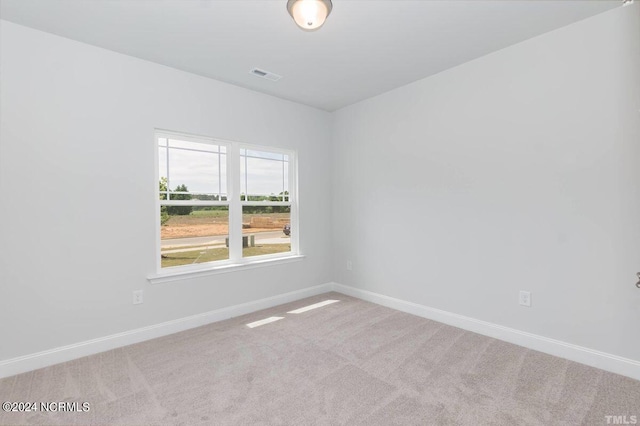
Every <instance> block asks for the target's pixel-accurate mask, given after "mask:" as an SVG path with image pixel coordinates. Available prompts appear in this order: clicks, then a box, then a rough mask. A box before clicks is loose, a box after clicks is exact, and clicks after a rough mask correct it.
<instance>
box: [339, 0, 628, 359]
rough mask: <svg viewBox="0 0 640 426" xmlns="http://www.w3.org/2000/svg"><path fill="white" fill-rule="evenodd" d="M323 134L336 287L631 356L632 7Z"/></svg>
mask: <svg viewBox="0 0 640 426" xmlns="http://www.w3.org/2000/svg"><path fill="white" fill-rule="evenodd" d="M416 54H420V53H419V52H417V53H416ZM333 138H334V140H333V147H334V152H333V159H334V191H335V194H336V195H335V197H334V205H333V207H334V217H333V220H334V227H333V229H334V234H333V238H334V244H335V246H334V269H335V274H334V276H335V280H336V281H337V282H340V283H342V284H346V285H350V286H353V287H356V288H359V289H364V290H368V291H372V292H375V293H379V294H383V295H387V296H391V297H394V298H398V299H402V300H406V301H410V302H415V303H418V304H422V305H426V306H430V307H434V308H438V309H441V310H445V311H449V312H453V313H457V314H459V315H464V316H468V317H472V318H475V319H479V320H484V321H489V322H492V323H495V324H499V325H503V326H507V327H511V328H515V329H518V330H522V331H526V332H530V333H534V334H537V335H542V336H546V337H549V338H553V339H558V340H561V341H565V342H568V343H572V344H575V345H580V346H583V347H587V348H591V349H595V350H600V351H604V352H608V353H611V354H615V355H618V356H622V357H627V358H631V359H634V360H640V340H638V335H639V332H640V290H638V289H637V288H636V287H635V285H634V284H635V282H636V277H635V273H636V272H637V271H640V186H639V185H640V5H638V4H635V5H633V6H629V7H624V8H623V7H621V8H619V9H615V10H613V11H610V12H607V13H604V14H602V15H598V16H595V17H593V18H590V19H588V20H585V21H582V22H579V23H576V24H573V25H571V26H568V27H565V28H562V29H559V30H557V31H554V32H551V33H548V34H545V35H542V36H539V37H537V38H534V39H531V40H528V41H526V42H523V43H520V44H518V45H515V46H512V47H510V48H507V49H504V50H501V51H498V52H496V53H493V54H491V55H488V56H485V57H483V58H480V59H477V60H475V61H472V62H469V63H467V64H464V65H461V66H459V67H456V68H454V69H450V70H448V71H445V72H443V73H441V74H438V75H436V76H433V77H430V78H427V79H424V80H421V81H418V82H416V83H413V84H411V85H408V86H405V87H402V88H399V89H396V90H393V91H391V92H388V93H386V94H383V95H380V96H378V97H375V98H372V99H369V100H366V101H363V102H360V103H358V104H356V105H353V106H350V107H347V108H344V109H342V110H340V111H338V112H337V113H335V123H334V136H333ZM347 259H351V260H353V271H352V272H350V271H347V270H346V267H345V262H346V260H347ZM519 290H529V291H531V292H532V301H533V306H532V307H531V308H524V307H520V306H519V305H518V292H519Z"/></svg>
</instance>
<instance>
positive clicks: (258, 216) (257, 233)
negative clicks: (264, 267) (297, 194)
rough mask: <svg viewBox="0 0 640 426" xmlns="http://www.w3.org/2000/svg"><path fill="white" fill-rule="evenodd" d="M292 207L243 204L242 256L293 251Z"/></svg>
mask: <svg viewBox="0 0 640 426" xmlns="http://www.w3.org/2000/svg"><path fill="white" fill-rule="evenodd" d="M290 224H291V207H289V206H243V208H242V228H243V229H242V234H243V237H242V240H243V241H242V256H243V257H252V256H261V255H265V254H273V253H286V252H290V251H291V232H295V231H294V230H291V227H290Z"/></svg>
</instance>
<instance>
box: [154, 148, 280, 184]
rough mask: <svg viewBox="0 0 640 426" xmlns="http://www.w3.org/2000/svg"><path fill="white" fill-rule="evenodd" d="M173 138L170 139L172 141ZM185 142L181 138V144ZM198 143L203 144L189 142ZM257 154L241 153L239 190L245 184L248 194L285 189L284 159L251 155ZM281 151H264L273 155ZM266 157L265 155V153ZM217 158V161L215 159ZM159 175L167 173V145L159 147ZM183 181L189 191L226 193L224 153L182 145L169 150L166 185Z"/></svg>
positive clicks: (250, 152) (252, 152) (251, 152)
mask: <svg viewBox="0 0 640 426" xmlns="http://www.w3.org/2000/svg"><path fill="white" fill-rule="evenodd" d="M172 142H173V141H172ZM185 144H187V143H184V142H182V143H181V145H185ZM193 145H195V146H198V147H200V146H202V145H203V144H193ZM253 154H258V153H257V152H255V151H249V157H248V158H246V165H247V167H246V168H247V170H246V180H245V157H244V156H242V157H241V192H242V193H247V186H248V188H249V191H250V194H251V195H271V194H276V195H277V194H279V193H280V192H282V191H283V178H284V180H285V182H284V190H288V188H287V187H288V162H284V172H283V161H282V160H275V159H271V158H252V157H251V155H253ZM277 156H280V158H282V156H281V155H279V154H277V155H268V157H272V158H273V157H277ZM265 157H267V156H265ZM219 158H220V161H218V159H219ZM159 166H160V169H159V170H160V176H161V177H163V176H164V177H166V176H167V148H163V147H160V148H159ZM183 184H184V185H187V188H188V189H189V192H194V193H213V194H218V193H220V190H221V193H222V194H226V192H227V182H226V154H218V153H217V152H202V151H186V150H183V149H170V150H169V187H170V189H175V188H176V186H178V185H183Z"/></svg>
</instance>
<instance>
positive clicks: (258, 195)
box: [240, 149, 289, 201]
mask: <svg viewBox="0 0 640 426" xmlns="http://www.w3.org/2000/svg"><path fill="white" fill-rule="evenodd" d="M240 160H241V161H240V173H241V179H240V190H241V192H242V194H247V195H248V200H249V201H283V199H282V196H283V194H285V193H286V192H288V191H289V157H288V156H287V155H283V154H278V153H273V152H264V151H252V150H247V149H241V150H240ZM273 197H275V198H273ZM278 197H279V198H278ZM241 199H245V197H242V198H241Z"/></svg>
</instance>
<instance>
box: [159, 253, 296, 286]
mask: <svg viewBox="0 0 640 426" xmlns="http://www.w3.org/2000/svg"><path fill="white" fill-rule="evenodd" d="M304 258H305V256H304V255H301V254H296V255H291V256H287V257H278V258H276V259H262V260H254V261H252V262H248V263H233V264H227V265H220V266H213V267H207V268H201V269H191V270H188V271H185V270H184V269H182V270H179V271H163V272H161V273H158V274H152V275H149V276H147V280H149V282H150V283H151V284H160V283H166V282H171V281H179V280H184V279H190V278H199V277H206V276H208V275H217V274H225V273H227V272H236V271H244V270H247V269H255V268H263V267H266V266H275V265H280V264H283V263H291V262H297V261H300V260H303V259H304Z"/></svg>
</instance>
